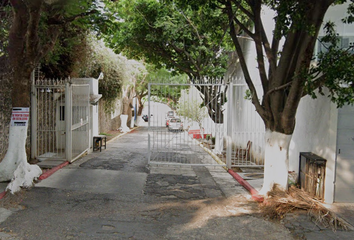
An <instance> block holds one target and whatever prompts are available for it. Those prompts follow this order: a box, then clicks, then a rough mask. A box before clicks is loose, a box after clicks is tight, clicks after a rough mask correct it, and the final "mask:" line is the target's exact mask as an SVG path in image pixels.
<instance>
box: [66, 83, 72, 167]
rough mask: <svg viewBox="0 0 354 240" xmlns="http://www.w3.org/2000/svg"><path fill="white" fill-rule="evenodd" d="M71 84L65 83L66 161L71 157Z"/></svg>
mask: <svg viewBox="0 0 354 240" xmlns="http://www.w3.org/2000/svg"><path fill="white" fill-rule="evenodd" d="M71 128H72V86H71V84H70V83H66V85H65V133H66V136H65V157H66V160H67V161H71V159H72V153H73V152H72V129H71Z"/></svg>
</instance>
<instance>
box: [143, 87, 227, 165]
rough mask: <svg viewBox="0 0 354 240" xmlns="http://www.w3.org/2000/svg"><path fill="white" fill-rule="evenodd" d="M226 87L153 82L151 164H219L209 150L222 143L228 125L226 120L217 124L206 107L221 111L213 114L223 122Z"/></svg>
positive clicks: (150, 91) (150, 106) (150, 138)
mask: <svg viewBox="0 0 354 240" xmlns="http://www.w3.org/2000/svg"><path fill="white" fill-rule="evenodd" d="M226 89H227V86H226V85H224V84H217V83H215V84H164V83H150V84H149V97H148V98H149V100H148V102H149V108H148V115H149V163H150V164H168V165H201V166H205V165H218V162H217V161H215V160H214V159H213V157H212V156H211V155H210V154H209V153H208V151H210V152H211V151H213V149H215V146H216V145H217V144H219V143H220V141H221V144H222V139H223V136H224V134H225V131H226V128H225V127H224V126H225V125H224V124H222V123H220V124H215V123H214V121H213V120H212V119H211V118H210V116H209V114H208V110H207V107H206V106H207V105H208V104H209V107H210V108H209V109H211V108H212V106H214V108H215V109H216V110H218V111H214V112H209V113H211V114H214V115H212V116H214V118H217V119H219V121H222V120H221V119H222V118H224V116H223V110H224V109H223V108H224V106H223V104H222V102H220V100H221V101H223V100H222V99H220V97H221V96H222V94H224V92H225V91H226ZM202 98H204V99H206V101H203V100H202ZM218 104H219V106H218V107H216V105H218ZM216 138H218V139H216ZM214 140H216V141H217V143H216V142H215V141H214ZM202 147H204V148H205V149H207V151H205V150H203V148H202ZM220 147H221V149H220V151H222V146H220ZM224 165H226V163H225V164H224Z"/></svg>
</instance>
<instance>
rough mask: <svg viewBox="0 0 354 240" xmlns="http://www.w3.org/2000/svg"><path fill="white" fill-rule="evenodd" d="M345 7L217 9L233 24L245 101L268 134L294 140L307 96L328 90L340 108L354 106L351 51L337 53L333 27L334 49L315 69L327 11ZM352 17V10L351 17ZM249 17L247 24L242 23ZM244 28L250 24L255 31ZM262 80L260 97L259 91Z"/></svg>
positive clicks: (229, 1)
mask: <svg viewBox="0 0 354 240" xmlns="http://www.w3.org/2000/svg"><path fill="white" fill-rule="evenodd" d="M181 1H183V0H181ZM209 2H210V1H209ZM344 2H347V1H344V0H343V1H334V0H329V1H325V2H323V1H320V0H316V1H299V0H289V1H288V0H286V1H285V0H276V1H273V0H267V1H261V0H259V1H252V2H250V1H241V0H236V1H233V0H224V1H219V4H218V6H219V7H220V8H223V9H224V13H225V14H227V15H228V18H229V20H230V21H229V23H230V32H229V33H230V36H231V38H232V41H233V45H234V46H235V50H236V52H237V55H238V59H239V64H240V67H241V69H242V72H243V75H244V79H245V81H246V83H247V85H248V87H249V93H247V97H249V98H251V100H252V103H253V104H254V105H255V107H256V111H257V112H258V113H259V115H260V116H261V118H262V119H263V121H264V123H265V126H266V128H267V129H269V130H271V131H276V132H280V133H285V134H292V133H293V131H294V127H295V115H296V110H297V107H298V104H299V102H300V99H301V98H302V97H303V96H305V95H307V94H310V95H312V96H314V91H315V90H316V89H318V88H322V87H324V86H326V87H328V88H329V90H330V97H331V99H332V100H333V101H335V102H336V103H337V104H338V106H341V105H343V104H344V103H345V102H353V97H352V96H353V95H352V92H353V89H352V87H351V85H352V82H351V80H350V79H352V70H351V69H353V67H352V66H353V63H354V61H353V60H354V59H353V58H352V57H351V51H348V50H347V49H344V50H343V49H340V48H337V47H336V45H337V40H338V39H336V34H335V32H334V31H333V25H330V24H327V25H326V28H327V36H326V37H325V38H323V39H322V41H323V42H325V43H326V44H328V45H329V46H331V47H329V48H328V51H327V52H326V53H320V54H319V56H318V57H317V60H318V61H317V63H316V64H312V59H313V55H314V48H315V44H316V41H317V36H318V33H319V30H320V27H321V25H322V21H323V19H324V15H325V13H326V12H327V9H328V8H329V7H330V6H331V5H332V4H333V3H336V4H343V3H344ZM265 8H267V9H268V10H267V11H269V9H271V10H273V14H274V31H273V35H272V36H270V37H269V35H267V32H266V26H265V25H264V22H263V21H262V9H265ZM236 11H241V12H243V15H242V16H239V15H237V14H235V12H236ZM352 12H353V10H350V8H349V14H350V16H351V15H352ZM245 16H246V17H247V18H248V21H245V20H244V17H245ZM347 21H349V20H348V19H347ZM245 22H246V23H252V26H253V27H252V28H250V27H249V26H247V24H245ZM267 27H268V26H267ZM240 29H241V30H242V35H243V36H244V37H247V38H248V39H251V40H252V41H253V44H254V46H255V48H254V49H255V53H256V61H257V62H256V63H257V64H256V66H257V71H258V77H256V78H254V77H253V76H254V75H253V74H251V71H253V69H250V66H247V55H246V54H245V52H244V49H243V47H242V41H243V40H242V38H239V33H238V32H239V30H240ZM299 39H301V41H299ZM266 66H269V67H266ZM345 69H346V70H345ZM259 80H260V82H261V84H262V93H261V92H257V90H256V88H255V84H257V83H258V81H259ZM343 86H346V87H344V88H343ZM259 94H263V97H259V96H258V95H259ZM260 99H261V100H260Z"/></svg>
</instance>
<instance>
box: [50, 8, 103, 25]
mask: <svg viewBox="0 0 354 240" xmlns="http://www.w3.org/2000/svg"><path fill="white" fill-rule="evenodd" d="M95 13H98V11H97V10H96V9H93V10H91V11H89V12H83V13H80V14H77V15H74V16H71V17H68V18H64V19H58V18H49V19H48V25H64V24H67V23H71V22H73V21H75V20H77V19H79V18H83V17H87V16H89V15H91V14H95Z"/></svg>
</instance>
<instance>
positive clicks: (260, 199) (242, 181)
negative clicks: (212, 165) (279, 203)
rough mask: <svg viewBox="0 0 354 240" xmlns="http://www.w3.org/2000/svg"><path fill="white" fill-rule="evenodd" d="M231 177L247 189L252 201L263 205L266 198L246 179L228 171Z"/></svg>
mask: <svg viewBox="0 0 354 240" xmlns="http://www.w3.org/2000/svg"><path fill="white" fill-rule="evenodd" d="M228 172H229V173H230V175H231V176H232V177H233V178H235V179H236V180H237V181H238V182H239V183H240V184H241V185H242V186H243V187H244V188H246V189H247V190H248V191H249V192H250V193H251V196H252V199H253V200H255V201H257V202H259V203H261V202H263V201H264V197H263V196H261V195H259V194H258V191H257V190H256V189H254V188H253V187H252V186H251V185H250V184H249V183H248V182H247V181H246V180H245V179H243V178H242V177H241V176H240V175H238V174H237V173H235V172H234V171H232V170H231V169H229V170H228Z"/></svg>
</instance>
